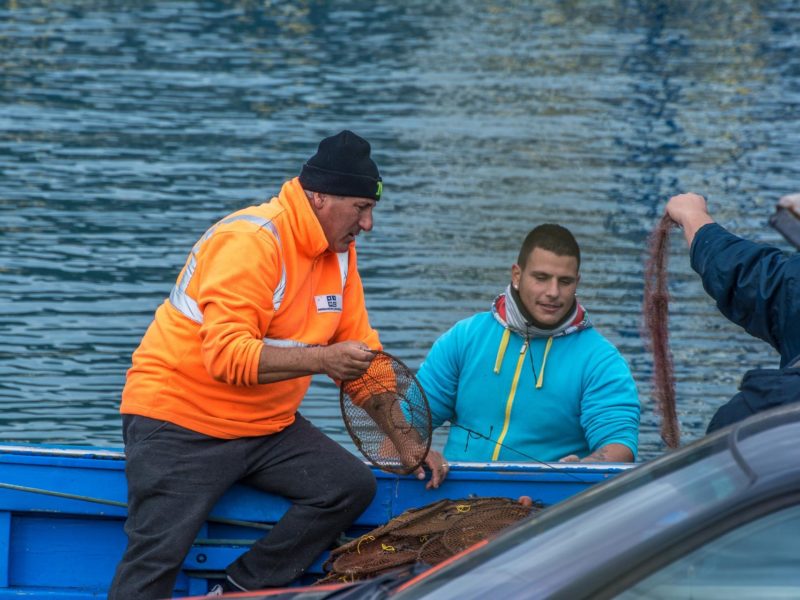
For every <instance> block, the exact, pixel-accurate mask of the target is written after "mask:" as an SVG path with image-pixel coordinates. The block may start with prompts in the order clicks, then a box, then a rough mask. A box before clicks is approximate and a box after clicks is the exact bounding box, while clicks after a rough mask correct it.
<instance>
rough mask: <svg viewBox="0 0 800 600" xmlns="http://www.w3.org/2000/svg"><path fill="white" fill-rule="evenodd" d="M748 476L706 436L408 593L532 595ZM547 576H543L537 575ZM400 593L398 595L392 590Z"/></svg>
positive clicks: (711, 504)
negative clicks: (531, 592) (532, 590)
mask: <svg viewBox="0 0 800 600" xmlns="http://www.w3.org/2000/svg"><path fill="white" fill-rule="evenodd" d="M749 483H750V478H749V476H748V474H747V473H746V472H745V471H743V470H742V469H741V468H740V466H739V465H738V463H737V462H736V459H735V457H734V455H733V453H732V452H731V451H730V448H729V437H728V435H727V434H724V433H722V432H721V433H720V434H716V435H713V436H708V437H706V438H705V439H703V440H701V441H699V442H696V443H695V444H692V445H690V446H687V447H686V448H684V449H682V450H680V451H677V452H675V453H674V454H672V455H669V456H665V457H662V458H659V459H657V460H655V461H653V462H651V463H649V464H644V465H640V466H639V467H637V468H635V469H632V470H631V471H628V472H627V473H625V474H623V475H619V476H618V477H616V478H615V479H613V480H611V481H610V482H608V483H607V484H603V485H600V486H597V487H594V488H590V489H588V490H586V491H585V492H583V493H581V494H579V495H577V496H575V497H573V498H571V499H569V500H566V501H564V502H563V503H561V504H558V505H555V506H553V507H552V508H550V509H548V510H546V511H545V512H543V513H542V514H541V515H540V516H539V517H537V518H535V519H532V520H531V521H528V522H526V523H524V524H522V525H520V526H518V527H516V528H514V529H513V530H511V531H509V532H508V533H507V534H505V535H503V536H501V537H500V538H498V539H497V540H495V541H494V542H493V543H491V544H489V545H487V546H485V547H483V548H480V549H478V550H476V551H475V552H473V553H471V554H469V555H467V556H465V557H463V558H462V559H461V560H459V561H455V562H454V563H453V564H452V565H450V566H448V567H447V568H444V569H441V570H440V571H439V572H434V573H432V574H431V575H430V576H429V577H425V576H423V577H422V578H421V579H420V580H419V581H417V582H416V583H415V584H414V585H412V586H410V587H409V589H408V591H409V592H413V596H414V597H427V596H426V594H427V593H428V592H430V593H431V597H434V596H439V594H441V595H442V596H443V597H459V598H481V597H488V596H491V595H492V594H493V592H497V590H498V589H500V588H498V585H499V584H500V582H502V593H503V595H505V596H508V597H517V595H518V594H525V593H526V590H527V591H530V589H531V587H532V586H534V585H535V589H536V595H537V596H547V594H548V590H549V587H547V586H550V585H552V586H555V587H562V588H563V586H564V585H565V584H566V583H568V580H570V579H576V578H577V577H578V576H579V575H580V572H581V569H582V568H588V567H585V565H592V564H596V563H597V554H598V553H599V552H602V553H605V554H608V553H618V554H624V552H625V551H626V549H629V548H632V547H633V546H634V545H639V547H641V544H642V543H643V541H644V542H645V543H646V542H648V541H652V542H653V543H655V542H657V539H658V537H659V536H660V534H663V533H664V532H665V531H666V530H667V529H669V528H671V527H673V526H675V525H677V524H679V523H681V522H684V521H686V520H688V519H697V518H702V517H703V515H706V514H708V513H709V511H714V510H715V507H717V506H719V505H720V504H721V503H723V502H725V500H726V498H729V497H730V496H732V495H733V494H735V493H736V492H738V491H740V490H742V489H744V488H745V487H747V486H748V485H749ZM545 574H546V575H547V576H546V577H544V576H543V575H545ZM398 597H400V598H402V597H403V596H402V594H401V595H400V596H398Z"/></svg>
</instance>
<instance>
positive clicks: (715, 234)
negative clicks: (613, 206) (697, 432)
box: [665, 193, 800, 433]
mask: <svg viewBox="0 0 800 600" xmlns="http://www.w3.org/2000/svg"><path fill="white" fill-rule="evenodd" d="M665 211H666V214H667V215H669V216H670V218H672V220H673V221H675V222H676V223H678V225H680V226H681V227H682V228H683V233H684V236H685V237H686V242H687V243H688V244H689V256H690V260H691V266H692V269H694V270H695V271H696V272H697V273H698V274H699V275H700V277H701V279H702V281H703V287H704V288H705V290H706V292H707V293H708V294H709V295H710V296H711V297H712V298H713V299H714V300H715V301H716V303H717V307H718V308H719V310H720V311H721V312H722V314H723V315H725V316H726V317H727V318H728V319H730V320H731V321H732V322H733V323H736V324H737V325H739V326H741V327H743V328H744V330H745V331H747V333H749V334H750V335H752V336H755V337H757V338H759V339H761V340H764V341H765V342H767V343H768V344H769V345H771V346H772V347H773V348H775V349H776V350H777V351H778V352H779V353H780V355H781V361H780V368H779V369H753V370H750V371H748V372H747V373H745V375H744V377H743V379H742V383H741V385H740V387H739V392H738V393H737V394H736V395H735V396H734V397H733V398H732V399H731V400H730V401H729V402H728V403H726V404H724V405H723V406H721V407H720V408H719V409H718V410H717V412H716V414H715V415H714V416H713V417H712V419H711V422H710V423H709V425H708V429H707V433H710V432H712V431H715V430H716V429H720V428H721V427H724V426H726V425H730V424H731V423H735V422H737V421H740V420H742V419H744V418H746V417H748V416H750V415H751V414H754V413H757V412H760V411H762V410H766V409H768V408H772V407H773V406H778V405H782V404H788V403H790V402H798V401H800V255H794V256H787V255H786V254H785V253H784V252H783V251H782V250H780V249H779V248H775V247H773V246H769V245H766V244H758V243H755V242H751V241H749V240H745V239H742V238H740V237H738V236H735V235H733V234H732V233H730V232H728V231H727V230H725V229H724V228H723V227H722V226H720V225H719V224H717V223H715V222H714V219H712V218H711V215H710V214H709V213H708V209H707V207H706V201H705V198H703V197H702V196H700V195H698V194H694V193H687V194H679V195H677V196H673V197H672V198H670V200H669V202H668V203H667V206H666V209H665Z"/></svg>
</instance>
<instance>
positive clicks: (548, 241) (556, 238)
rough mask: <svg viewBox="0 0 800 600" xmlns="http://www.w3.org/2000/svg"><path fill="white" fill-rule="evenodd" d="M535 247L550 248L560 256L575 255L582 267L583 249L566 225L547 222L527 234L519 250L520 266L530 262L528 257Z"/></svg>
mask: <svg viewBox="0 0 800 600" xmlns="http://www.w3.org/2000/svg"><path fill="white" fill-rule="evenodd" d="M534 248H541V249H542V250H549V251H550V252H552V253H553V254H558V255H559V256H574V257H575V259H576V260H577V261H578V268H579V269H580V267H581V249H580V248H579V247H578V242H577V241H575V236H573V235H572V232H570V230H569V229H567V228H566V227H562V226H561V225H555V224H554V223H545V224H544V225H539V226H538V227H535V228H534V229H532V230H531V231H530V233H528V235H527V236H525V241H524V242H522V248H520V251H519V257H518V258H517V264H518V265H519V266H520V267H522V268H525V263H526V262H528V257H529V256H530V255H531V252H533V249H534Z"/></svg>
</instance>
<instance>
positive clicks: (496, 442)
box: [450, 421, 591, 483]
mask: <svg viewBox="0 0 800 600" xmlns="http://www.w3.org/2000/svg"><path fill="white" fill-rule="evenodd" d="M450 425H452V426H455V427H458V428H459V429H463V430H464V431H466V432H467V433H468V434H469V435H470V436H473V437H476V438H482V439H484V440H486V441H488V442H492V443H495V444H497V445H498V446H501V447H503V448H506V449H508V450H511V451H512V452H516V453H517V454H519V455H520V456H524V457H525V458H527V459H528V460H530V461H532V462H535V463H538V464H539V465H541V466H544V467H547V468H548V469H551V470H553V471H558V469H557V468H556V467H554V466H553V465H552V464H551V463H547V462H544V461H542V460H539V459H538V458H536V457H535V456H530V455H528V454H525V453H524V452H522V451H521V450H517V449H516V448H512V447H511V446H508V445H507V444H503V443H502V441H498V440H495V439H493V438H491V437H489V436H488V435H484V434H482V433H480V432H477V431H475V430H473V429H470V428H469V427H464V426H463V425H459V424H458V423H456V422H455V421H450ZM467 443H469V439H468V440H467ZM565 464H567V463H565ZM569 464H574V463H569ZM559 472H561V473H563V474H564V475H567V476H568V477H572V478H573V479H574V480H576V481H579V482H581V483H591V482H590V481H587V480H585V479H581V478H580V477H578V476H577V475H575V474H574V473H570V472H569V471H559Z"/></svg>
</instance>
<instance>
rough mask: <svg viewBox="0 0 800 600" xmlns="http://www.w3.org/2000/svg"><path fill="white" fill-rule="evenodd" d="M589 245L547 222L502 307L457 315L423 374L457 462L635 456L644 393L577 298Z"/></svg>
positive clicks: (531, 241) (516, 269)
mask: <svg viewBox="0 0 800 600" xmlns="http://www.w3.org/2000/svg"><path fill="white" fill-rule="evenodd" d="M579 268H580V249H579V247H578V244H577V242H576V241H575V238H574V237H573V235H572V234H571V233H570V232H569V230H567V229H565V228H564V227H561V226H560V225H552V224H545V225H540V226H539V227H537V228H535V229H534V230H532V231H531V232H530V233H529V234H528V236H527V237H526V238H525V241H524V243H523V244H522V248H521V250H520V253H519V258H518V260H517V264H515V265H514V266H513V267H512V268H511V283H510V285H509V286H508V287H507V288H506V290H505V292H504V293H502V294H500V295H499V296H498V297H497V298H495V300H494V302H493V304H492V307H491V311H487V312H483V313H479V314H477V315H474V316H473V317H470V318H468V319H465V320H463V321H460V322H458V323H456V325H454V326H453V327H452V328H451V329H450V330H449V331H447V332H446V333H444V334H443V335H442V336H441V337H440V338H439V339H438V340H437V341H436V342H435V343H434V345H433V347H432V348H431V350H430V352H429V354H428V356H427V358H426V359H425V362H424V363H423V364H422V366H421V367H420V371H419V373H418V379H419V381H420V384H421V385H422V388H423V389H424V390H425V393H426V395H427V397H428V401H429V402H430V405H431V412H432V414H433V425H434V426H435V427H438V426H440V425H442V424H443V423H444V422H445V421H449V422H450V425H451V426H450V433H449V436H448V438H447V444H446V446H445V449H444V455H445V457H446V458H447V459H448V460H458V461H479V462H486V461H498V460H499V461H513V462H518V461H531V460H535V461H545V462H552V461H563V462H575V461H582V462H631V461H633V460H634V459H635V457H636V451H637V447H638V432H639V412H640V406H639V400H638V397H637V393H636V385H635V383H634V381H633V377H632V376H631V372H630V369H629V368H628V365H627V363H626V362H625V360H624V359H623V358H622V356H621V355H620V353H619V352H618V351H617V349H616V348H615V347H614V346H613V345H612V344H611V343H610V342H609V341H608V340H606V339H605V338H604V337H603V336H602V335H600V334H599V333H598V332H597V331H596V330H595V329H594V328H592V325H591V323H590V321H589V318H588V316H587V314H586V310H585V309H584V308H583V306H581V305H580V304H579V303H578V301H577V298H576V296H575V291H576V289H577V286H578V282H579V281H580V274H579Z"/></svg>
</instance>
